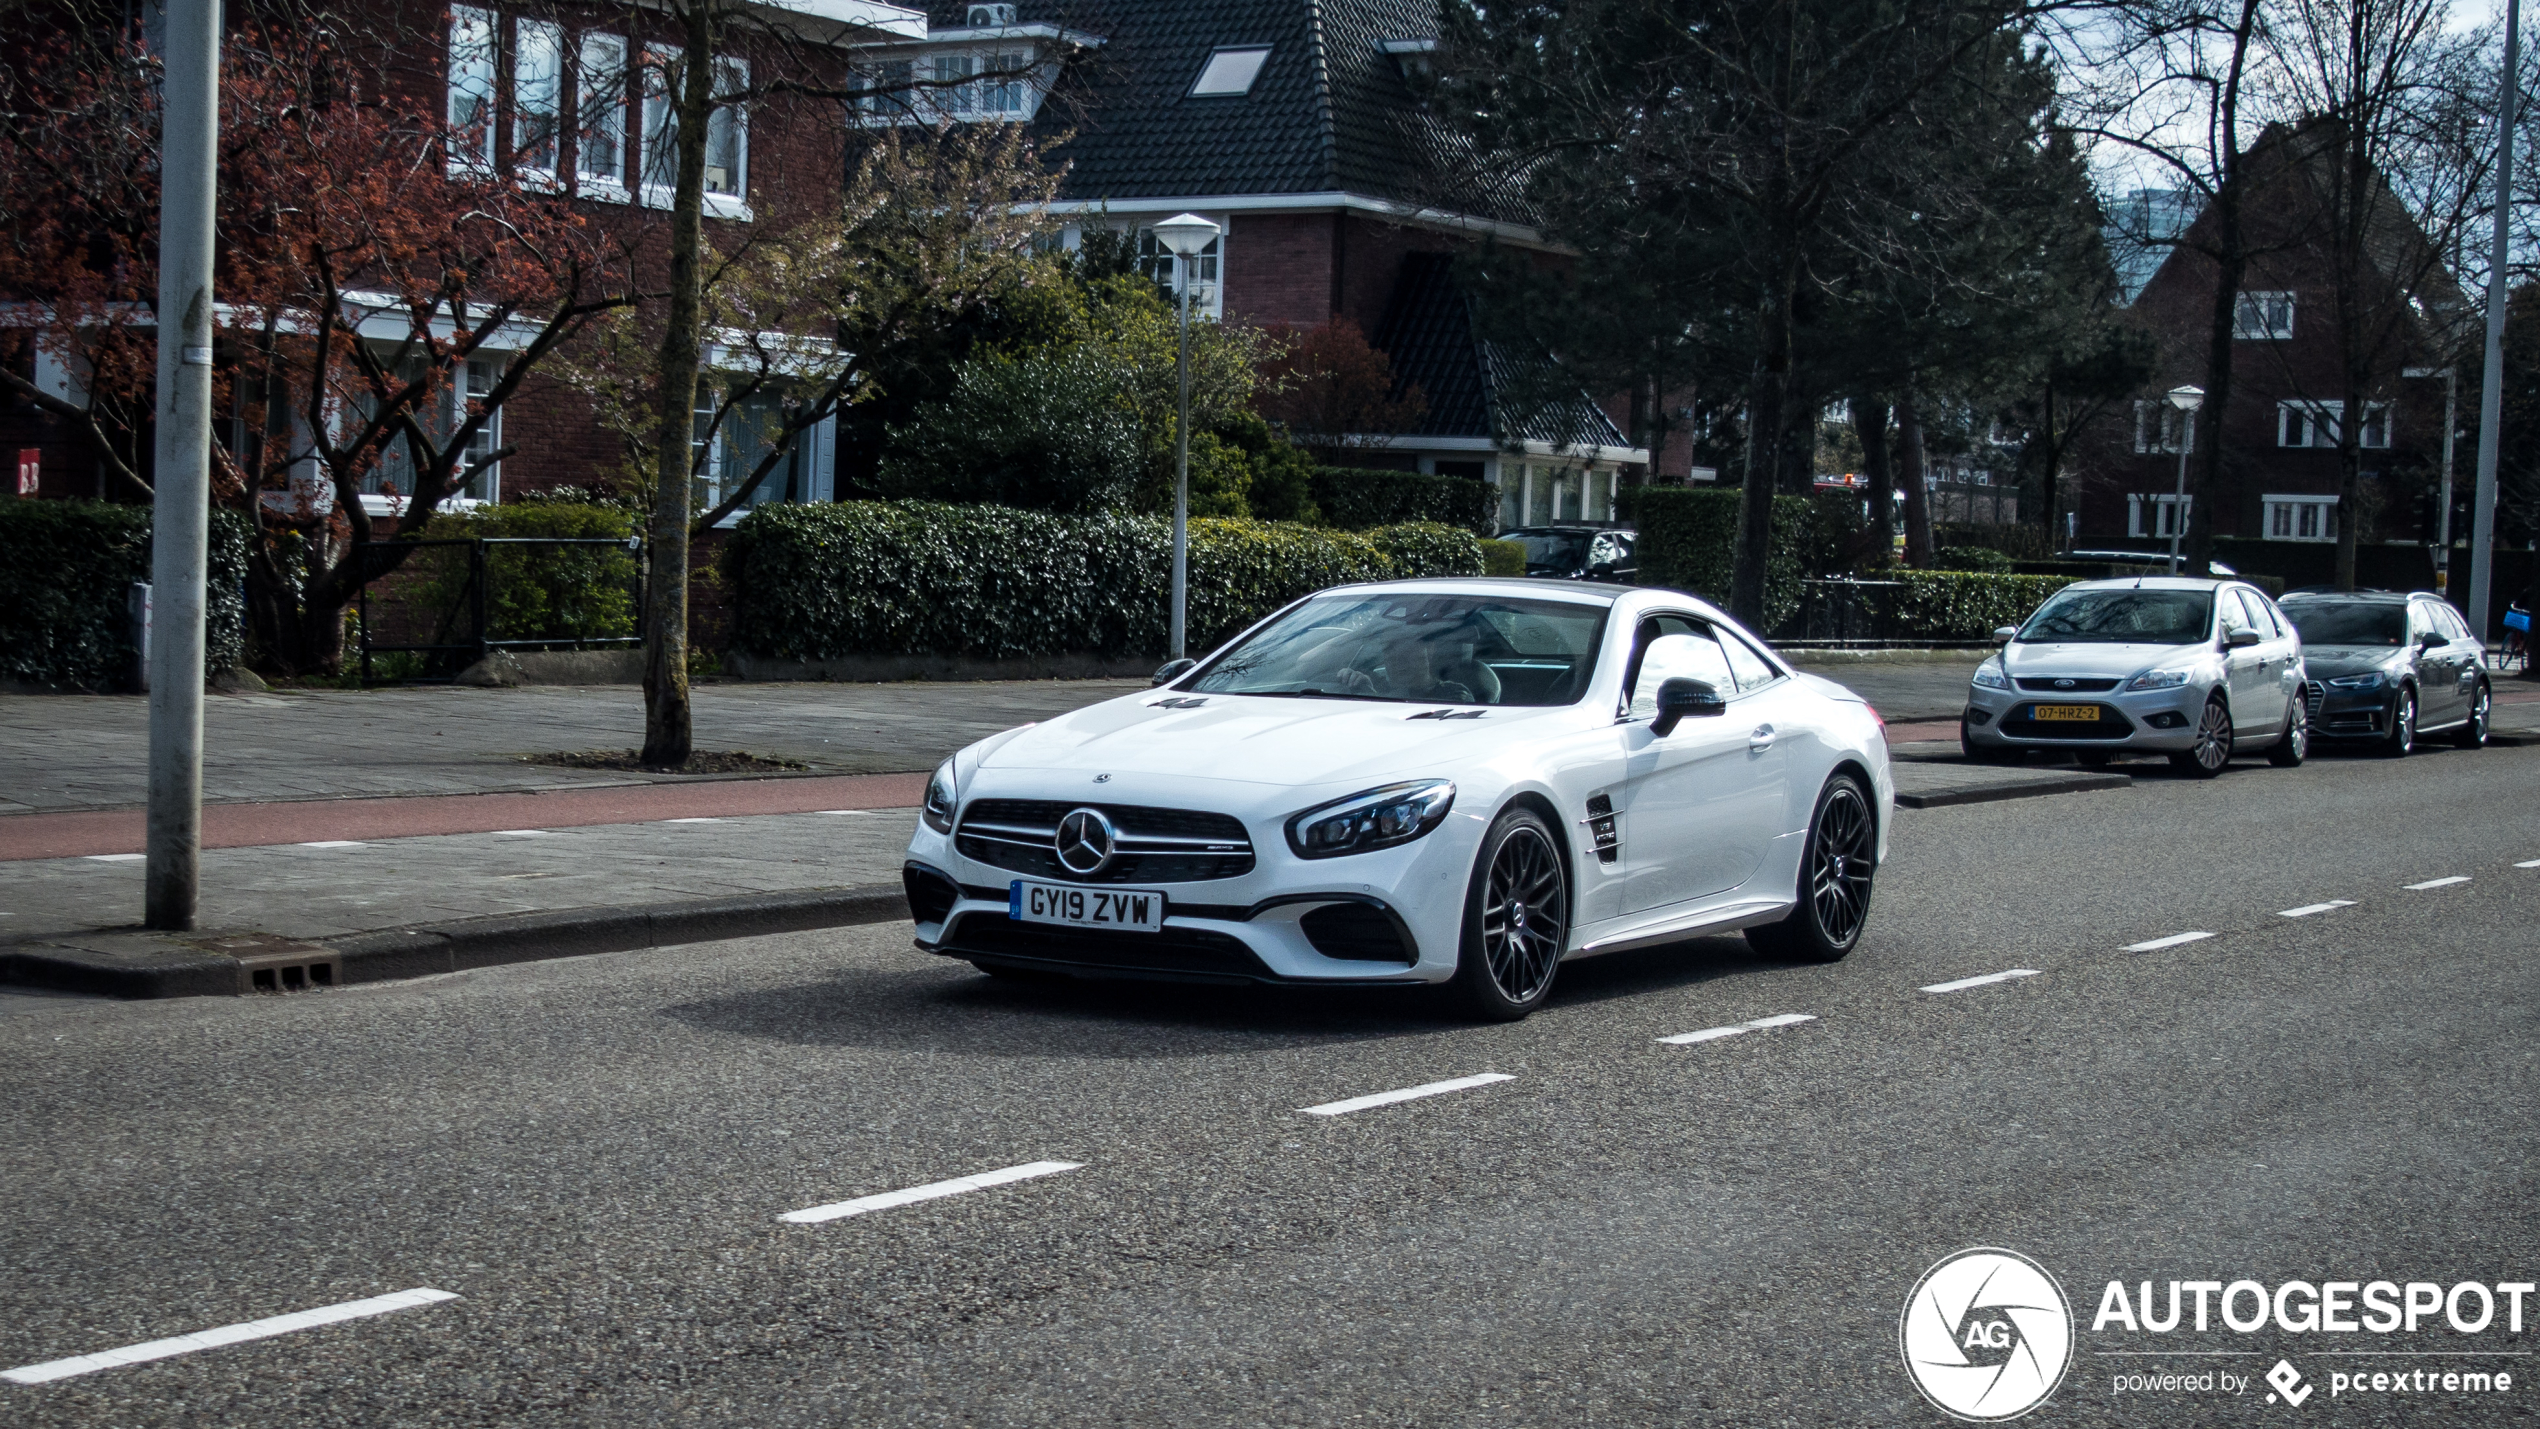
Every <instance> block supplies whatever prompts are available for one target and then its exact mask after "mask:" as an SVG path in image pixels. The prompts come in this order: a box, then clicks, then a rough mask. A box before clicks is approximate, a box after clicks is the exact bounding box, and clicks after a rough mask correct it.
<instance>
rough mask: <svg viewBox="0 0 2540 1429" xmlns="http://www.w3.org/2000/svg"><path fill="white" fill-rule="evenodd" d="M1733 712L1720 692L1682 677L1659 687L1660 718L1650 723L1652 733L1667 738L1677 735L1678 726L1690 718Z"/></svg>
mask: <svg viewBox="0 0 2540 1429" xmlns="http://www.w3.org/2000/svg"><path fill="white" fill-rule="evenodd" d="M1728 712H1729V702H1728V701H1727V700H1725V699H1723V698H1721V696H1720V692H1719V691H1718V690H1715V689H1713V688H1711V687H1710V686H1709V685H1706V684H1704V683H1702V682H1701V681H1700V680H1689V679H1686V678H1685V677H1684V676H1682V675H1678V676H1676V677H1674V678H1673V679H1669V680H1664V681H1661V682H1660V683H1659V686H1658V717H1657V718H1656V719H1653V720H1651V721H1650V722H1649V732H1650V733H1651V734H1654V735H1657V736H1658V737H1659V738H1661V739H1664V738H1666V737H1667V736H1668V735H1671V734H1673V733H1675V732H1676V726H1677V725H1679V724H1682V723H1683V722H1684V721H1685V720H1687V719H1702V718H1706V717H1708V716H1711V715H1724V714H1727V713H1728Z"/></svg>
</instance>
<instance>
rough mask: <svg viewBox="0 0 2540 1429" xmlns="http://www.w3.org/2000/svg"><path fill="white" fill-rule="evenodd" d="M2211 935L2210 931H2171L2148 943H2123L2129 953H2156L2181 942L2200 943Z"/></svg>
mask: <svg viewBox="0 0 2540 1429" xmlns="http://www.w3.org/2000/svg"><path fill="white" fill-rule="evenodd" d="M2212 936H2213V934H2211V933H2172V934H2170V935H2169V936H2168V937H2166V938H2154V939H2153V940H2152V941H2150V942H2148V943H2128V944H2126V945H2125V950H2126V951H2127V952H2129V953H2157V952H2159V951H2160V950H2161V949H2163V948H2175V947H2177V946H2178V945H2179V944H2181V943H2201V942H2203V941H2205V940H2206V939H2207V938H2210V937H2212Z"/></svg>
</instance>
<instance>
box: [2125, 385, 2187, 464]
mask: <svg viewBox="0 0 2540 1429" xmlns="http://www.w3.org/2000/svg"><path fill="white" fill-rule="evenodd" d="M2187 431H2188V414H2187V413H2185V412H2182V411H2180V410H2179V409H2178V408H2176V407H2173V406H2171V405H2170V404H2169V403H2168V402H2167V401H2164V400H2160V399H2154V400H2151V401H2144V402H2137V403H2135V404H2134V449H2135V450H2136V451H2139V452H2169V453H2171V454H2173V455H2175V454H2176V453H2177V451H2178V449H2179V445H2180V443H2182V442H2184V441H2185V440H2186V439H2187Z"/></svg>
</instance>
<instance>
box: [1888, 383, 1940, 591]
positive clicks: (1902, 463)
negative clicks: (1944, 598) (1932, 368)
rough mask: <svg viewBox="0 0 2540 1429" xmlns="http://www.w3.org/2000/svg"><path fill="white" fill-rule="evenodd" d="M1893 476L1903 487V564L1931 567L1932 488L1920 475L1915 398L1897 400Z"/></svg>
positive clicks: (1920, 434)
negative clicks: (1894, 474) (1894, 472)
mask: <svg viewBox="0 0 2540 1429" xmlns="http://www.w3.org/2000/svg"><path fill="white" fill-rule="evenodd" d="M1896 475H1897V479H1898V480H1900V481H1902V482H1903V483H1904V485H1905V564H1907V565H1909V566H1916V567H1922V566H1928V565H1930V564H1931V552H1932V543H1931V486H1930V482H1929V480H1928V479H1927V478H1926V477H1925V476H1924V474H1923V418H1922V414H1921V413H1919V412H1917V411H1916V410H1915V409H1914V394H1913V393H1911V392H1907V393H1905V394H1903V395H1902V396H1899V397H1898V398H1897V399H1896Z"/></svg>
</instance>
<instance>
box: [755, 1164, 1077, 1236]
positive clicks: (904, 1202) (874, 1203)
mask: <svg viewBox="0 0 2540 1429" xmlns="http://www.w3.org/2000/svg"><path fill="white" fill-rule="evenodd" d="M1083 1164H1084V1163H1083V1162H1081V1161H1034V1162H1031V1163H1029V1164H1028V1165H1023V1166H1008V1167H1006V1168H1005V1169H1004V1170H1002V1171H982V1172H980V1173H979V1174H978V1175H976V1176H956V1177H954V1178H953V1179H952V1180H950V1181H936V1182H932V1183H930V1184H928V1185H924V1186H911V1187H909V1188H908V1189H907V1190H905V1191H885V1192H883V1193H882V1194H880V1195H878V1196H858V1197H856V1198H855V1199H854V1200H852V1201H838V1202H835V1203H833V1204H830V1205H826V1206H813V1207H812V1208H810V1209H809V1210H803V1211H787V1212H786V1213H785V1214H783V1215H781V1216H778V1217H777V1218H776V1219H778V1220H780V1221H791V1222H793V1223H794V1224H795V1225H798V1226H811V1225H818V1224H820V1223H821V1222H822V1221H834V1220H839V1219H842V1218H844V1217H847V1216H860V1215H863V1214H864V1213H865V1212H867V1211H887V1210H889V1209H890V1208H892V1207H893V1206H913V1205H915V1204H917V1203H918V1202H919V1201H935V1200H941V1199H942V1198H944V1197H946V1196H958V1195H961V1194H962V1193H963V1192H965V1191H984V1190H986V1189H988V1188H989V1187H990V1186H1002V1185H1004V1184H1006V1183H1007V1182H1009V1181H1029V1180H1031V1179H1032V1178H1033V1177H1035V1176H1055V1175H1057V1174H1058V1173H1059V1172H1061V1171H1073V1170H1076V1169H1077V1168H1078V1167H1080V1166H1082V1165H1083Z"/></svg>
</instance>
